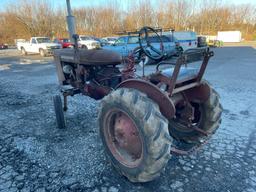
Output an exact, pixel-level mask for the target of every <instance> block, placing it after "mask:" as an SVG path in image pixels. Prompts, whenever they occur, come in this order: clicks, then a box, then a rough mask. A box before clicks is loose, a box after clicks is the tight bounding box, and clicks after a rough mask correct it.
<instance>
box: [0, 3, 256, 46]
mask: <svg viewBox="0 0 256 192" xmlns="http://www.w3.org/2000/svg"><path fill="white" fill-rule="evenodd" d="M63 1H64V0H63ZM104 2H105V3H104V5H98V6H84V7H79V8H73V15H74V16H75V17H76V30H77V33H78V34H85V35H93V36H97V37H103V36H113V35H115V34H116V32H117V31H128V30H135V29H139V28H140V27H142V26H145V25H147V26H153V27H162V28H166V29H175V30H176V31H179V30H193V31H196V32H197V33H198V34H203V35H216V34H217V32H218V31H224V30H240V31H241V32H242V36H243V38H244V39H246V40H256V6H255V4H239V5H231V4H226V3H225V2H223V1H222V0H161V1H156V0H130V1H125V2H126V3H125V4H124V3H123V1H118V0H106V1H104ZM157 2H158V3H157ZM71 3H72V1H71ZM66 15H67V13H66V7H65V6H60V7H57V6H56V5H54V3H53V1H50V0H20V1H18V3H17V4H9V5H6V6H5V8H4V10H3V11H2V12H0V26H1V27H0V43H1V42H2V43H5V42H7V43H14V39H29V38H30V37H31V36H50V37H68V32H67V25H66Z"/></svg>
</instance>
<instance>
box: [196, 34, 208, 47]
mask: <svg viewBox="0 0 256 192" xmlns="http://www.w3.org/2000/svg"><path fill="white" fill-rule="evenodd" d="M206 46H207V42H206V37H205V36H197V47H206Z"/></svg>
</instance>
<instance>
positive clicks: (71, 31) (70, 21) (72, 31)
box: [66, 0, 76, 42]
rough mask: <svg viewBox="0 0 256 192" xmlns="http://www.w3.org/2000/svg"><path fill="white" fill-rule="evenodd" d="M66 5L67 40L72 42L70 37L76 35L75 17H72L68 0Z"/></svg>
mask: <svg viewBox="0 0 256 192" xmlns="http://www.w3.org/2000/svg"><path fill="white" fill-rule="evenodd" d="M66 3H67V11H68V16H67V24H68V32H69V39H70V41H72V42H74V40H73V37H72V36H73V34H76V29H75V17H74V16H73V15H72V10H71V5H70V0H66Z"/></svg>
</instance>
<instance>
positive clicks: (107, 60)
mask: <svg viewBox="0 0 256 192" xmlns="http://www.w3.org/2000/svg"><path fill="white" fill-rule="evenodd" d="M54 55H55V56H59V57H60V60H61V61H64V62H65V61H66V62H75V60H74V55H75V50H74V49H61V50H56V51H55V52H54ZM78 55H79V63H80V64H82V65H119V64H121V62H122V57H121V55H119V54H118V53H116V52H113V51H110V50H105V49H93V50H86V49H79V51H78Z"/></svg>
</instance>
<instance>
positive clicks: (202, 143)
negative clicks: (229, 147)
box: [170, 137, 208, 155]
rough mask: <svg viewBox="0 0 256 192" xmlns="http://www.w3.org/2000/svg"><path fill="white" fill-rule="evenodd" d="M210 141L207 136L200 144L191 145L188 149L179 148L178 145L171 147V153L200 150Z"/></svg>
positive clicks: (184, 153)
mask: <svg viewBox="0 0 256 192" xmlns="http://www.w3.org/2000/svg"><path fill="white" fill-rule="evenodd" d="M207 142H208V139H207V137H206V138H205V139H204V140H203V141H201V143H200V144H196V145H194V146H193V147H191V148H190V149H188V150H184V149H181V148H177V147H175V146H174V147H171V150H170V153H173V154H176V155H190V154H192V153H195V152H196V151H198V150H200V149H201V148H202V146H203V145H205V144H206V143H207Z"/></svg>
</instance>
